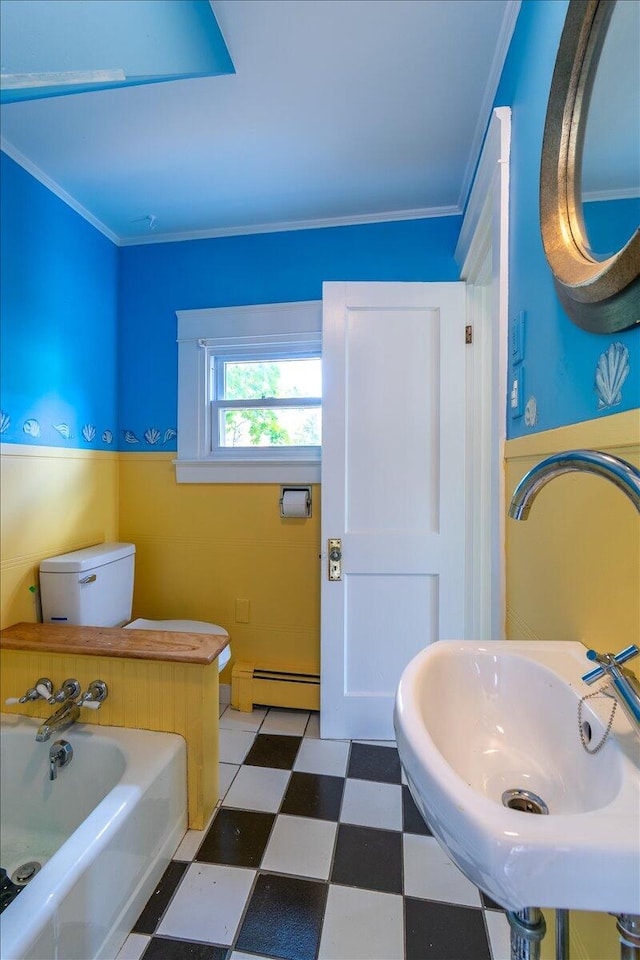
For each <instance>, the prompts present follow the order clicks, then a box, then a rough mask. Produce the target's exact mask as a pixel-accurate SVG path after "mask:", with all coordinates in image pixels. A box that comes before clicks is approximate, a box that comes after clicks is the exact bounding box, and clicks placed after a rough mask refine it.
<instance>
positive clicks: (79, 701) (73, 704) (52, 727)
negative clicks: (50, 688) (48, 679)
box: [36, 680, 109, 743]
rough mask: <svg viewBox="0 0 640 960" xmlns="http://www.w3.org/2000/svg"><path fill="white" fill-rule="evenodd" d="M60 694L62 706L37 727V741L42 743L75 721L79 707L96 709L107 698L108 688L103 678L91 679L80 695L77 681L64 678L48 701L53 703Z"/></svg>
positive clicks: (78, 713) (78, 714)
mask: <svg viewBox="0 0 640 960" xmlns="http://www.w3.org/2000/svg"><path fill="white" fill-rule="evenodd" d="M61 694H64V697H65V699H64V702H63V704H62V706H60V707H58V709H57V710H56V712H55V713H52V714H51V716H50V717H48V719H47V720H44V721H43V722H42V723H41V724H40V726H39V727H38V732H37V733H36V740H37V741H38V743H44V742H45V741H46V740H48V739H49V738H50V737H51V735H52V734H53V733H60V732H61V731H62V730H66V729H67V727H70V726H71V725H72V724H73V723H75V722H76V720H77V719H78V717H79V716H80V708H81V707H88V708H90V709H91V710H98V709H99V708H100V705H101V704H102V702H103V701H104V700H106V699H107V697H108V695H109V689H108V687H107V685H106V683H105V682H104V681H103V680H93V681H92V682H91V683H90V684H89V686H88V687H87V690H86V692H85V693H83V694H82V696H81V695H80V684H79V683H78V681H77V680H65V682H64V683H63V685H62V687H61V688H60V690H59V691H58V694H57V695H54V696H53V697H51V699H50V700H49V703H55V702H56V697H57V696H58V695H61Z"/></svg>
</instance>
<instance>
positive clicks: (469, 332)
mask: <svg viewBox="0 0 640 960" xmlns="http://www.w3.org/2000/svg"><path fill="white" fill-rule="evenodd" d="M464 342H465V343H473V327H472V326H471V324H470V323H468V324H467V325H466V327H465V328H464Z"/></svg>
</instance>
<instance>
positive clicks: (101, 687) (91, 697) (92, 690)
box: [78, 680, 109, 710]
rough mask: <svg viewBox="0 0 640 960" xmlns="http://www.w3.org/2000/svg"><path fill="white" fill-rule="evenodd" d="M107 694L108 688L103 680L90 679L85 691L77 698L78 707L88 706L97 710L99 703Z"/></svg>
mask: <svg viewBox="0 0 640 960" xmlns="http://www.w3.org/2000/svg"><path fill="white" fill-rule="evenodd" d="M108 696H109V688H108V687H107V685H106V683H105V682H104V680H92V681H91V683H90V684H89V686H88V687H87V689H86V690H85V692H84V693H83V694H82V696H81V697H80V699H79V700H78V706H79V707H89V708H90V709H91V710H98V709H99V707H100V705H101V704H102V703H103V702H104V701H105V700H106V699H107V697H108Z"/></svg>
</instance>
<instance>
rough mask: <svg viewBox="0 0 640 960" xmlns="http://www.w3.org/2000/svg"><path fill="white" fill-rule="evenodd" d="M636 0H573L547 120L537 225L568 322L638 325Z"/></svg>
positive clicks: (604, 327) (591, 326) (597, 329)
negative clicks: (539, 227)
mask: <svg viewBox="0 0 640 960" xmlns="http://www.w3.org/2000/svg"><path fill="white" fill-rule="evenodd" d="M639 25H640V2H639V0H618V2H615V0H570V3H569V7H568V10H567V18H566V21H565V27H564V30H563V33H562V38H561V40H560V47H559V50H558V57H557V61H556V67H555V70H554V74H553V80H552V84H551V93H550V96H549V105H548V108H547V117H546V122H545V131H544V141H543V148H542V164H541V176H540V225H541V231H542V241H543V245H544V249H545V254H546V257H547V261H548V263H549V266H550V267H551V270H552V272H553V275H554V280H555V285H556V290H557V292H558V296H559V298H560V301H561V303H562V305H563V307H564V309H565V311H566V313H567V314H568V316H569V317H570V318H571V319H572V320H573V321H574V322H575V323H576V324H578V326H580V327H582V328H583V329H585V330H589V331H591V332H593V333H612V332H614V331H618V330H625V329H627V328H629V327H632V326H634V325H635V324H637V323H640V231H639V230H638V223H639V222H640V218H639V211H640V136H639V133H638V131H640V45H639V44H638V42H637V38H638V35H639V33H638V31H639Z"/></svg>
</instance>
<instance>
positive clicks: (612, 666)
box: [509, 450, 640, 734]
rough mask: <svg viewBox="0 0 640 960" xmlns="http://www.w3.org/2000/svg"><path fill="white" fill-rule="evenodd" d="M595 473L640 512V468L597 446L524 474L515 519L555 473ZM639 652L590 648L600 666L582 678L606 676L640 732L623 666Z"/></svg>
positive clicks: (639, 708) (639, 690)
mask: <svg viewBox="0 0 640 960" xmlns="http://www.w3.org/2000/svg"><path fill="white" fill-rule="evenodd" d="M576 470H579V471H583V472H584V473H594V474H596V475H597V476H600V477H604V478H605V480H610V481H611V483H613V484H614V485H615V486H616V487H618V489H619V490H621V491H622V492H623V493H624V494H626V496H627V497H629V499H630V500H631V502H632V503H633V505H634V507H635V508H636V510H638V512H640V470H638V468H637V467H635V466H634V465H633V464H632V463H628V462H627V461H626V460H621V459H620V458H619V457H614V456H613V455H612V454H610V453H600V452H599V451H598V450H567V451H566V452H565V453H557V454H555V455H554V456H552V457H547V459H546V460H541V461H540V463H538V464H537V465H536V466H535V467H533V468H532V469H531V470H529V472H528V473H527V474H525V476H524V477H523V478H522V480H521V481H520V483H519V484H518V486H517V487H516V490H515V493H514V494H513V497H512V499H511V504H510V505H509V516H510V517H511V518H512V519H513V520H526V519H527V517H528V516H529V511H530V509H531V504H532V503H533V501H534V500H535V498H536V496H537V495H538V493H539V492H540V490H541V489H542V488H543V487H544V486H545V485H546V484H547V483H548V482H549V481H550V480H553V478H554V477H559V476H561V475H562V474H563V473H571V472H573V471H576ZM638 654H640V649H639V648H638V647H637V646H636V645H635V644H633V645H632V646H630V647H626V648H625V649H624V650H622V651H621V652H620V653H618V654H615V655H614V654H612V653H603V654H600V653H597V652H596V651H595V650H589V651H588V652H587V657H588V658H589V660H595V661H596V662H597V663H598V664H599V665H600V666H598V667H597V668H596V669H595V670H591V671H590V672H589V673H586V674H585V675H584V676H583V677H582V679H583V680H584V682H585V683H594V682H595V681H596V680H598V679H599V678H600V677H604V676H606V677H607V678H608V680H609V682H610V683H611V686H612V687H613V689H614V690H615V692H616V694H617V695H618V697H617V699H618V700H619V703H620V705H621V707H622V708H623V710H624V711H625V713H626V714H627V716H628V718H629V720H630V722H631V725H632V726H633V727H634V728H635V729H636V731H637V732H638V733H639V734H640V683H639V682H638V680H637V679H636V677H635V676H634V675H633V674H632V673H631V672H630V671H629V670H623V669H622V668H621V664H622V663H624V662H625V661H626V660H629V659H631V657H635V656H637V655H638Z"/></svg>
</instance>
